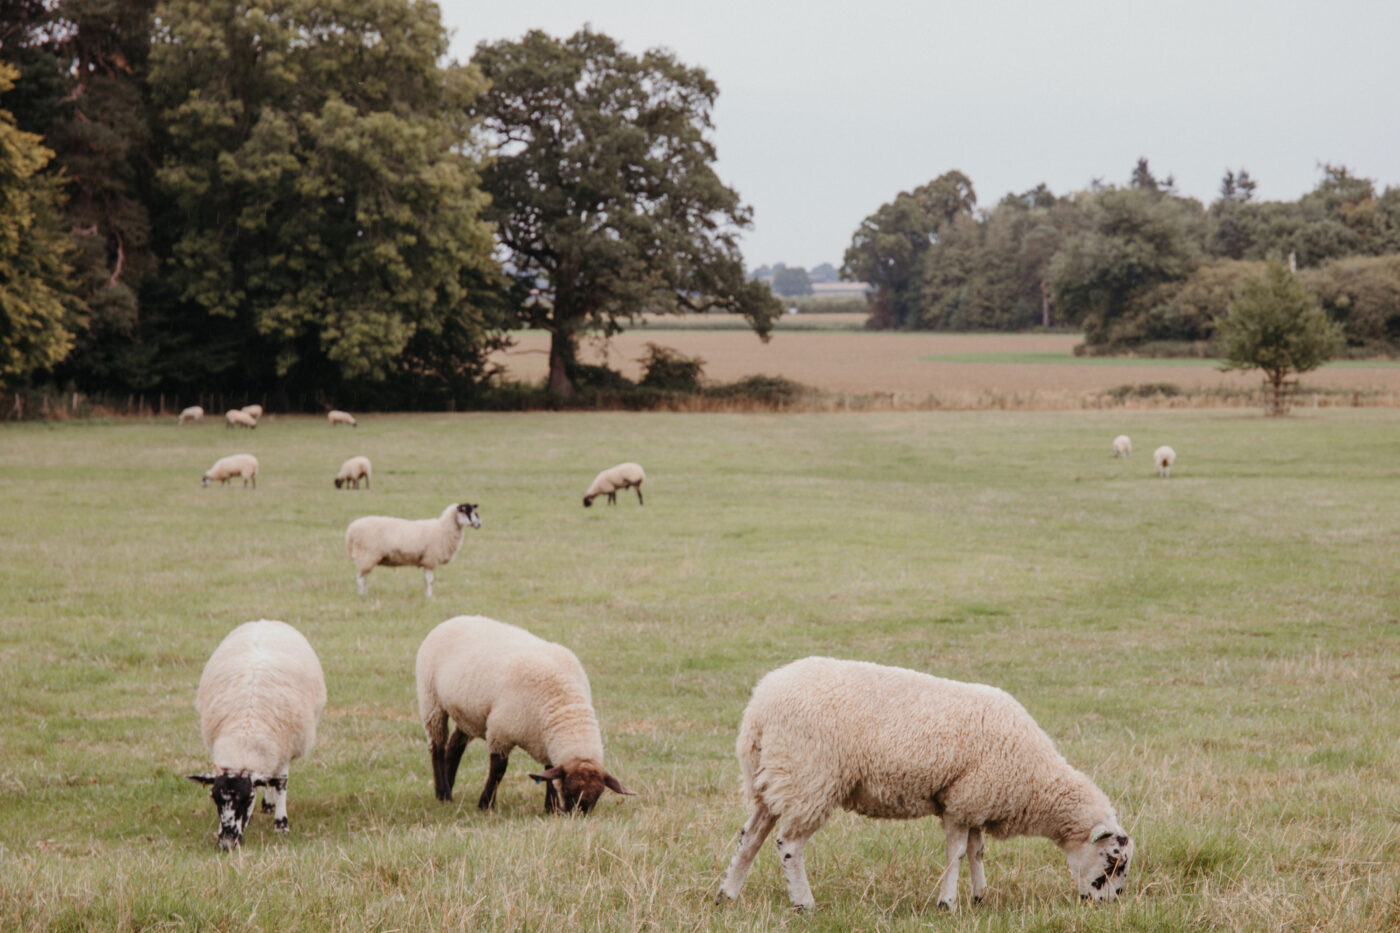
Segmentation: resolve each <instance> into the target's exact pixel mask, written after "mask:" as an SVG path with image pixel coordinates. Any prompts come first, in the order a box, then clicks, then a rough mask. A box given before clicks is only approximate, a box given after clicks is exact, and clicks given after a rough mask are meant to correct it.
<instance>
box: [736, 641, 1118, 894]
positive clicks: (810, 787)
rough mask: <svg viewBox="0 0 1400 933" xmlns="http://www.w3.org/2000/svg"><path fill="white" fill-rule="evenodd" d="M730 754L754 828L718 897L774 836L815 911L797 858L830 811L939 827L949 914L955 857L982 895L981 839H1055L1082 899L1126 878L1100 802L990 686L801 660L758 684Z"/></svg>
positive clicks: (793, 880) (1112, 816)
mask: <svg viewBox="0 0 1400 933" xmlns="http://www.w3.org/2000/svg"><path fill="white" fill-rule="evenodd" d="M737 748H738V755H739V771H740V775H741V779H742V783H743V789H744V797H745V799H746V801H747V803H748V807H749V819H748V822H747V823H745V824H744V828H743V831H742V832H740V834H739V844H738V847H737V848H736V850H735V852H734V858H733V861H731V862H730V863H729V869H728V870H727V871H726V872H725V874H724V878H723V879H722V881H721V882H720V889H719V895H718V898H717V899H718V900H722V899H724V898H737V897H738V896H739V889H740V888H741V887H742V886H743V884H744V877H745V876H746V875H747V874H748V871H749V866H750V865H752V864H753V859H754V856H755V855H756V854H757V853H758V850H759V848H760V847H761V846H762V845H763V840H764V839H765V838H766V837H767V835H768V833H769V832H770V831H771V830H772V829H773V828H774V827H775V826H776V827H777V828H778V833H779V835H778V852H779V854H780V855H781V857H782V866H783V875H784V877H785V878H786V880H787V888H788V897H789V898H790V899H791V901H792V903H793V905H794V906H796V907H800V908H810V907H812V906H814V904H815V901H814V900H813V898H812V888H811V886H810V885H809V884H808V882H807V872H806V869H805V868H804V867H803V859H802V854H803V850H804V848H805V846H806V844H807V840H809V839H810V838H811V837H812V835H813V834H815V833H816V832H817V830H818V829H820V828H821V826H822V824H823V823H825V822H826V819H827V816H828V815H829V814H830V813H831V811H832V810H833V809H835V808H836V807H842V808H844V809H847V810H854V811H855V812H856V813H860V814H862V815H865V816H871V817H881V818H886V819H914V818H917V817H921V816H930V815H932V816H938V817H941V818H942V820H943V830H944V833H945V835H946V837H947V854H948V858H947V863H946V865H945V867H944V869H943V876H942V878H941V879H940V883H939V894H938V904H939V906H940V907H946V908H947V909H949V910H952V909H954V908H955V905H956V903H957V891H958V871H959V866H960V864H961V862H962V859H963V858H964V857H966V858H968V860H969V862H970V869H971V874H972V899H973V901H980V900H981V899H982V896H983V893H984V892H985V891H986V888H987V879H986V875H985V873H984V872H983V868H982V852H983V849H982V837H983V834H984V833H985V834H988V835H992V836H996V837H997V838H1007V837H1010V836H1024V835H1033V836H1044V837H1046V838H1048V839H1050V840H1051V841H1053V842H1054V843H1055V844H1056V845H1058V846H1059V847H1060V848H1061V849H1062V850H1063V851H1064V853H1065V855H1066V857H1067V858H1068V860H1069V868H1070V874H1071V875H1072V876H1073V877H1074V881H1075V885H1076V887H1078V889H1079V893H1080V894H1081V895H1082V896H1084V897H1086V898H1091V899H1093V900H1112V899H1113V898H1114V897H1115V896H1117V894H1118V892H1119V891H1120V890H1122V888H1123V885H1124V884H1125V883H1126V882H1127V880H1128V868H1129V865H1130V864H1131V862H1132V857H1133V842H1132V840H1131V839H1130V838H1129V837H1128V834H1127V833H1126V832H1124V831H1123V828H1122V826H1121V825H1120V824H1119V822H1118V816H1117V814H1116V813H1115V812H1114V810H1113V807H1112V805H1111V804H1110V803H1109V801H1108V798H1107V797H1106V796H1104V793H1103V792H1102V791H1101V790H1099V788H1098V787H1097V786H1096V785H1095V784H1094V782H1093V781H1091V780H1090V779H1089V778H1088V777H1086V776H1085V775H1084V774H1082V773H1080V772H1079V771H1076V770H1075V769H1074V768H1072V767H1070V765H1069V764H1068V763H1067V762H1066V761H1065V759H1064V758H1063V757H1062V756H1061V755H1060V753H1059V752H1058V751H1056V750H1055V745H1054V743H1053V742H1051V741H1050V737H1049V736H1047V735H1046V734H1045V733H1044V732H1043V731H1042V730H1041V728H1040V727H1039V726H1037V725H1036V723H1035V720H1033V719H1032V718H1031V716H1030V714H1029V713H1027V712H1026V710H1025V708H1024V707H1023V706H1021V704H1020V703H1017V702H1016V700H1015V699H1013V698H1012V697H1011V696H1010V695H1009V694H1007V693H1005V692H1003V691H1001V690H998V689H997V688H995V687H989V686H986V685H985V684H966V683H960V682H958V681H954V680H944V679H943V678H940V677H932V676H930V675H928V674H922V673H919V672H918V671H910V670H905V669H903V668H898V667H885V666H882V665H879V664H868V663H864V662H861V661H839V660H835V659H833V658H805V659H803V660H801V661H794V662H793V663H792V664H789V665H787V666H786V667H780V668H778V669H777V670H775V671H772V672H771V673H769V674H768V675H767V676H765V677H764V678H763V679H762V680H760V681H759V682H758V685H757V686H756V687H755V688H754V691H753V698H752V699H751V700H750V701H749V705H748V707H747V708H746V709H745V710H744V717H743V722H742V723H741V725H740V726H739V741H738V745H737Z"/></svg>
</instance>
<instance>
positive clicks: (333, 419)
mask: <svg viewBox="0 0 1400 933" xmlns="http://www.w3.org/2000/svg"><path fill="white" fill-rule="evenodd" d="M326 420H327V421H329V422H330V423H331V427H335V426H336V425H338V424H348V425H350V427H352V428H358V427H359V426H360V423H359V422H358V421H356V420H355V416H354V415H352V414H350V412H348V411H341V410H340V409H339V408H337V409H335V410H334V411H328V412H326Z"/></svg>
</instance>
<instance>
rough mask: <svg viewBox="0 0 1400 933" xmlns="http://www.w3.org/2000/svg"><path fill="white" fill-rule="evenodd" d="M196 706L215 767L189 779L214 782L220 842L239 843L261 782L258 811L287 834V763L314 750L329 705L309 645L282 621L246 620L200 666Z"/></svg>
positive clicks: (212, 791)
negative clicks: (269, 815)
mask: <svg viewBox="0 0 1400 933" xmlns="http://www.w3.org/2000/svg"><path fill="white" fill-rule="evenodd" d="M194 705H195V709H197V710H199V729H200V733H201V734H202V735H203V737H204V747H205V748H206V749H207V750H208V752H209V757H210V758H212V759H213V760H214V769H215V770H214V771H212V772H210V773H208V774H191V775H187V776H188V777H189V779H190V780H191V781H194V782H195V783H197V784H209V785H212V786H211V787H210V791H209V796H210V797H212V798H213V799H214V807H215V809H217V810H218V811H219V847H220V848H223V849H232V848H234V847H236V846H237V845H238V844H239V843H240V842H242V840H243V829H244V827H246V826H247V825H248V818H249V817H250V816H252V812H253V791H254V789H255V788H258V787H261V788H263V800H262V809H263V812H264V813H267V812H269V811H272V812H274V813H275V814H276V816H275V818H274V820H273V824H272V825H273V828H275V829H276V830H277V832H279V833H285V832H287V831H288V829H289V828H290V827H289V825H288V823H287V768H288V765H289V764H290V763H291V762H292V761H295V760H296V759H298V758H300V757H301V756H303V755H305V754H306V753H307V752H309V751H311V746H312V745H314V744H315V742H316V723H317V721H318V720H319V719H320V718H321V710H323V709H324V708H325V706H326V678H325V676H324V675H323V674H322V673H321V662H320V661H319V660H318V659H317V657H316V652H315V651H313V650H312V649H311V645H310V644H309V643H308V642H307V640H306V639H305V638H304V637H303V636H302V634H301V633H300V632H298V631H297V630H296V629H294V628H292V627H291V626H290V625H288V624H286V623H285V622H274V621H271V620H269V619H261V620H259V621H257V622H244V623H243V624H242V625H240V626H238V628H236V629H234V630H233V631H232V632H230V633H229V634H228V636H227V637H226V638H225V639H224V640H223V641H222V642H220V643H219V647H218V648H216V649H214V654H213V655H211V656H210V658H209V661H208V663H206V664H205V665H204V673H203V674H202V675H200V678H199V693H198V695H197V697H196V699H195V704H194Z"/></svg>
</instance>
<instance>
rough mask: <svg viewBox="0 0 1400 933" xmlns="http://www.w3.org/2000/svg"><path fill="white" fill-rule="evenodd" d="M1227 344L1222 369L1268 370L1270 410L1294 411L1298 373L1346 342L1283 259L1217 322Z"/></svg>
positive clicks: (1250, 285)
mask: <svg viewBox="0 0 1400 933" xmlns="http://www.w3.org/2000/svg"><path fill="white" fill-rule="evenodd" d="M1217 332H1218V333H1219V335H1220V338H1221V341H1222V343H1223V345H1224V348H1225V365H1224V366H1223V367H1222V369H1225V370H1231V369H1243V370H1250V369H1262V370H1263V371H1264V380H1265V382H1266V383H1267V384H1268V386H1269V398H1268V400H1267V403H1266V405H1267V407H1266V409H1265V411H1266V412H1267V413H1268V414H1270V415H1284V414H1287V413H1288V406H1289V397H1290V393H1291V391H1292V389H1293V387H1294V386H1295V385H1296V379H1290V377H1292V376H1296V374H1298V373H1305V372H1309V371H1310V370H1314V369H1317V367H1319V366H1321V365H1322V364H1323V363H1325V362H1327V360H1328V359H1330V358H1331V356H1332V354H1333V353H1335V352H1336V351H1337V348H1338V347H1339V346H1340V345H1341V341H1342V334H1341V327H1340V326H1339V325H1337V324H1335V323H1333V322H1332V321H1329V320H1328V319H1327V315H1326V314H1325V313H1324V312H1323V310H1322V308H1321V307H1320V306H1319V305H1318V303H1317V299H1316V298H1315V297H1313V294H1312V292H1311V291H1309V290H1308V287H1307V286H1306V285H1304V284H1303V283H1302V282H1300V281H1299V280H1298V278H1297V277H1296V276H1294V275H1293V273H1291V272H1289V271H1288V267H1287V266H1285V265H1284V264H1283V263H1281V262H1271V263H1269V268H1268V269H1267V270H1266V271H1265V272H1264V274H1263V275H1262V276H1260V277H1259V278H1256V279H1253V280H1251V281H1250V282H1248V283H1246V284H1245V286H1244V287H1243V289H1241V291H1240V296H1239V297H1238V298H1236V299H1235V300H1234V301H1233V302H1232V303H1231V304H1230V310H1229V313H1228V314H1226V316H1225V318H1224V319H1223V320H1222V321H1221V322H1220V323H1219V325H1218V326H1217Z"/></svg>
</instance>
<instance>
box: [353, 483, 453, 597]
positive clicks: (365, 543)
mask: <svg viewBox="0 0 1400 933" xmlns="http://www.w3.org/2000/svg"><path fill="white" fill-rule="evenodd" d="M468 525H471V526H472V527H473V528H480V527H481V517H480V516H479V515H477V514H476V506H475V505H473V504H472V503H469V502H463V503H461V504H460V505H449V506H448V507H447V508H445V509H443V510H442V514H441V515H440V516H438V517H437V518H423V519H418V520H416V521H415V520H412V519H407V518H390V517H388V516H385V515H368V516H366V517H364V518H357V519H355V520H354V521H353V522H351V523H350V527H348V528H346V529H345V549H346V551H348V552H349V554H350V559H351V560H352V561H354V562H355V571H356V574H357V575H356V577H355V592H356V593H358V594H359V595H361V596H364V595H366V594H367V593H369V584H368V582H367V581H366V579H365V578H366V577H368V576H369V572H370V571H371V570H373V569H374V568H375V567H378V566H379V565H381V564H382V565H384V566H385V567H410V566H411V567H422V568H423V579H424V584H425V585H424V593H423V595H425V596H428V597H431V596H432V595H433V571H434V570H435V569H437V568H438V567H441V566H442V565H443V564H446V563H450V562H451V561H452V558H453V557H454V556H456V554H457V549H458V548H459V547H461V546H462V536H463V534H465V529H466V527H467V526H468Z"/></svg>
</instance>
